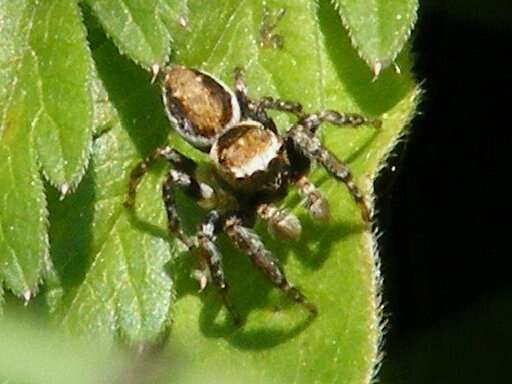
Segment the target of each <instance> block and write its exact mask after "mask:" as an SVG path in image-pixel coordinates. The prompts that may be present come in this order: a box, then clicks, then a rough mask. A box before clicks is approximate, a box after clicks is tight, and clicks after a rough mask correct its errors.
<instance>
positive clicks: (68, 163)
mask: <svg viewBox="0 0 512 384" xmlns="http://www.w3.org/2000/svg"><path fill="white" fill-rule="evenodd" d="M0 15H2V17H1V20H2V21H1V23H0V39H1V40H2V41H3V43H2V45H1V46H0V105H1V106H2V111H1V114H0V180H2V183H1V185H0V281H1V280H3V281H4V283H5V284H6V286H7V287H8V288H9V289H11V290H12V291H13V292H14V293H15V294H17V295H23V296H24V297H25V299H26V300H28V299H29V298H30V297H31V296H32V295H33V293H34V291H35V290H36V288H37V285H38V283H39V281H40V280H41V277H42V276H41V275H42V272H43V264H45V265H47V266H49V263H48V260H46V259H47V256H48V236H47V233H46V231H47V229H46V227H47V226H46V217H47V212H46V202H45V197H44V193H43V185H42V181H41V179H40V176H39V171H38V169H39V166H41V167H42V171H43V172H44V173H45V174H46V175H47V177H48V179H49V180H50V182H51V183H52V184H54V185H56V186H58V187H59V188H60V189H61V191H62V193H63V194H64V193H65V192H66V191H67V190H69V189H70V188H71V187H73V186H75V185H76V184H77V183H78V181H79V180H80V178H81V177H82V174H83V172H84V168H85V166H86V164H87V158H88V154H89V150H90V146H91V123H92V119H91V117H92V116H91V115H92V113H91V112H92V103H91V96H90V91H89V88H88V81H87V80H88V79H87V76H88V73H89V66H90V61H89V60H90V58H89V56H88V50H87V44H86V39H85V33H84V27H83V25H82V24H81V20H80V14H79V10H78V8H77V5H76V3H75V2H63V3H62V4H59V6H56V3H51V2H35V1H22V0H17V1H0Z"/></svg>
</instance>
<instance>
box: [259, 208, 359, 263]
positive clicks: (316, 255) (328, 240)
mask: <svg viewBox="0 0 512 384" xmlns="http://www.w3.org/2000/svg"><path fill="white" fill-rule="evenodd" d="M299 220H300V221H301V223H302V237H301V240H300V242H297V241H290V242H289V243H288V246H289V248H288V249H289V250H290V251H292V253H293V254H294V255H296V257H297V259H298V260H299V261H300V262H301V263H302V265H303V266H305V267H307V268H308V269H311V270H318V269H320V268H321V267H322V266H323V264H324V263H325V261H326V260H327V258H328V257H329V255H330V254H331V253H332V252H331V251H332V248H333V247H334V246H336V244H337V240H339V239H342V238H345V237H347V236H350V235H352V234H356V233H360V232H361V231H364V230H365V226H364V225H363V224H358V223H353V222H349V221H336V222H333V221H331V222H329V223H328V224H322V223H316V222H314V221H313V220H311V218H310V217H309V216H307V215H300V216H299ZM267 244H268V245H269V247H271V248H272V249H275V250H276V252H275V254H276V256H277V257H278V258H279V259H280V260H282V259H283V258H284V257H285V254H287V253H289V250H287V249H286V248H285V247H283V246H282V245H280V244H281V242H279V240H276V239H271V240H270V241H269V242H268V243H267Z"/></svg>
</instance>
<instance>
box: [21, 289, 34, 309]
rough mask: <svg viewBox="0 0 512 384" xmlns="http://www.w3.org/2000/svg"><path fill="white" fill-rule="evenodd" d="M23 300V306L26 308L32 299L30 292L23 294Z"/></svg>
mask: <svg viewBox="0 0 512 384" xmlns="http://www.w3.org/2000/svg"><path fill="white" fill-rule="evenodd" d="M23 298H24V299H25V306H27V305H28V303H29V301H30V299H31V298H32V292H30V290H27V291H25V292H23Z"/></svg>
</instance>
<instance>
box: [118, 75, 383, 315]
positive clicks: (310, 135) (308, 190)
mask: <svg viewBox="0 0 512 384" xmlns="http://www.w3.org/2000/svg"><path fill="white" fill-rule="evenodd" d="M162 97H163V102H164V105H165V109H166V112H167V115H168V117H169V119H170V121H171V122H173V123H174V127H175V129H176V131H177V132H178V133H179V134H180V135H181V136H182V137H183V138H184V139H185V140H187V141H188V142H189V143H191V144H192V145H194V146H195V147H196V148H198V149H200V150H202V151H204V152H208V153H209V156H210V159H211V162H212V165H213V168H214V173H215V175H216V178H217V179H218V181H219V183H218V189H217V191H214V189H213V188H212V187H211V186H209V185H208V184H206V183H204V182H201V181H198V180H196V168H197V165H196V164H195V163H194V162H193V161H192V160H190V159H188V158H187V157H185V156H184V155H182V154H181V153H179V152H178V151H176V150H174V149H172V148H170V147H165V148H157V149H156V150H155V151H153V153H152V154H150V155H149V156H148V157H147V158H146V159H145V160H143V161H142V162H140V163H139V164H138V165H137V166H136V167H135V168H134V169H133V171H132V173H131V177H130V183H129V191H128V198H127V200H126V202H125V205H126V206H127V207H132V206H133V204H134V202H135V193H136V188H137V185H138V183H139V182H140V180H141V178H142V176H143V175H144V174H145V172H146V171H147V169H148V168H149V167H150V166H151V164H152V163H154V162H155V161H156V160H158V159H160V158H164V159H166V160H167V161H168V162H169V163H171V165H172V168H171V170H170V171H169V173H168V175H167V178H166V180H165V182H164V184H163V188H162V197H163V200H164V203H165V206H166V211H167V217H168V227H169V232H170V233H171V234H173V235H176V236H177V237H178V238H179V239H180V240H181V241H183V243H184V244H186V245H187V246H188V247H189V249H193V248H199V250H200V251H201V252H200V256H201V258H200V260H201V262H202V264H203V267H204V268H205V269H206V270H205V271H200V272H199V273H196V275H197V277H198V279H199V281H200V285H201V289H203V288H204V287H205V286H206V283H207V282H208V281H209V280H211V281H212V282H213V283H214V284H215V285H216V286H217V288H218V289H219V291H220V292H221V295H222V297H223V300H224V303H225V305H226V307H227V308H228V310H229V311H230V312H231V313H232V314H233V316H234V317H235V320H237V319H238V317H237V314H236V311H235V310H234V309H233V306H232V305H231V301H230V300H229V296H228V284H227V282H226V280H225V277H224V270H223V265H222V255H221V253H220V251H219V250H218V249H217V246H216V244H215V241H216V236H217V234H218V233H219V232H220V231H223V232H224V233H225V234H226V235H227V237H228V238H229V239H230V240H231V241H232V242H233V244H234V245H235V246H237V247H238V248H239V249H241V250H242V251H243V252H245V253H246V254H247V255H248V256H249V258H250V259H251V261H252V262H253V264H254V265H255V266H256V267H257V268H258V269H260V270H261V271H262V272H263V273H264V274H265V275H266V276H267V278H268V279H269V280H270V281H271V282H272V283H273V284H274V285H275V286H276V287H278V288H279V289H281V290H282V291H283V292H284V293H285V294H287V295H288V296H289V297H290V298H291V299H292V300H294V301H296V302H298V303H302V304H303V305H304V306H305V307H306V308H307V309H308V310H309V311H311V313H316V307H315V306H314V305H313V304H312V303H310V302H309V301H308V300H307V299H306V297H305V296H304V295H303V294H302V293H301V292H300V291H299V290H298V289H297V288H295V287H293V286H292V285H291V284H290V283H289V282H288V280H287V278H286V276H285V274H284V272H283V270H282V268H281V267H280V266H279V263H278V261H277V260H276V259H275V258H274V257H273V256H272V254H271V253H270V252H269V251H268V250H267V249H266V247H265V245H264V244H263V242H262V241H261V240H260V238H259V236H258V235H257V234H256V233H255V232H254V231H253V230H252V229H251V227H252V226H253V225H254V221H255V218H256V217H259V218H261V219H262V220H264V221H265V222H266V223H267V225H268V228H269V231H270V232H271V233H272V234H273V235H275V236H277V237H280V238H282V239H297V238H298V237H299V236H300V233H301V225H300V222H299V220H298V219H297V217H295V216H294V215H293V214H291V213H290V212H288V211H287V210H286V209H283V208H278V207H277V206H276V205H274V204H276V203H277V202H278V201H279V200H281V199H282V198H283V197H284V196H286V193H287V192H288V187H289V186H291V185H294V186H295V187H296V188H297V189H298V192H299V194H300V195H301V196H302V197H303V205H304V207H305V208H306V210H307V211H308V212H309V214H310V216H311V217H312V219H314V220H317V221H321V222H325V221H327V220H328V219H329V204H328V202H327V200H326V199H325V198H324V197H323V195H322V194H321V192H320V191H319V190H318V189H317V188H316V187H315V186H314V185H313V183H311V181H309V179H308V178H307V174H308V172H309V170H310V166H311V162H312V161H314V162H317V163H319V164H320V165H322V166H323V167H324V168H325V169H326V171H327V172H328V173H329V174H330V175H331V176H332V177H334V178H335V179H337V180H339V181H341V182H343V183H344V184H345V185H346V186H347V188H348V191H349V192H350V194H351V195H352V197H353V199H354V200H355V202H356V203H357V205H358V206H359V208H360V210H361V215H362V218H363V220H364V221H365V222H368V221H369V220H370V212H369V210H368V208H367V205H366V203H365V199H364V197H363V195H362V193H361V192H360V191H359V189H358V188H357V186H356V184H355V183H354V182H353V180H352V176H351V174H350V171H349V169H348V167H346V166H345V165H344V164H343V163H342V162H341V161H340V160H338V159H337V158H336V156H335V155H334V154H332V153H331V152H330V151H328V150H327V149H326V148H324V147H323V145H322V144H321V142H320V140H319V139H318V138H317V137H316V136H315V132H316V130H317V128H318V127H319V126H320V124H321V123H322V122H329V123H332V124H336V125H350V126H359V125H361V124H372V125H374V126H376V127H378V126H379V125H380V121H379V120H376V119H371V118H366V117H364V116H361V115H357V114H342V113H339V112H336V111H330V110H328V111H323V112H318V113H312V114H306V113H304V112H303V110H302V106H301V105H300V104H298V103H295V102H289V101H283V100H275V99H272V98H269V97H266V98H262V99H260V100H251V99H250V98H249V96H248V94H247V88H246V86H245V83H244V82H243V79H242V75H241V71H240V70H236V72H235V89H234V91H232V90H230V89H229V88H228V87H227V86H226V85H224V84H223V83H222V82H220V81H219V80H217V79H215V78H214V77H213V76H211V75H209V74H207V73H205V72H201V71H199V70H195V69H191V68H186V67H183V66H172V67H170V68H167V69H165V70H164V71H163V81H162ZM269 109H273V110H277V111H282V112H286V113H291V114H293V115H295V116H296V117H297V122H296V123H295V124H294V125H293V126H292V127H291V128H290V129H289V130H288V131H287V132H286V133H285V134H283V135H280V134H279V133H278V132H277V129H276V126H275V124H274V122H273V120H272V119H271V118H269V117H268V115H267V110H269ZM176 186H178V187H181V188H182V189H184V191H185V192H186V193H187V194H188V195H189V196H190V197H192V198H193V199H194V200H196V201H197V202H198V203H199V204H200V205H202V206H205V205H211V203H212V201H213V202H215V195H216V194H219V193H221V194H223V195H228V196H230V197H231V199H230V200H231V202H232V203H231V204H228V205H221V204H217V206H216V207H215V209H214V210H212V211H210V213H209V214H208V215H207V216H206V218H205V219H204V220H203V221H202V223H201V225H200V228H199V231H198V233H197V234H196V236H194V237H193V238H189V237H188V236H187V235H186V234H185V233H184V232H183V231H182V229H181V227H180V224H179V217H178V214H177V210H176V203H175V199H174V187H176ZM219 188H220V189H221V190H219ZM213 205H215V203H214V204H213Z"/></svg>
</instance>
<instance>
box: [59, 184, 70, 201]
mask: <svg viewBox="0 0 512 384" xmlns="http://www.w3.org/2000/svg"><path fill="white" fill-rule="evenodd" d="M70 189H71V186H70V185H69V184H68V183H64V184H62V185H61V186H60V188H59V192H60V197H59V199H60V200H64V198H65V197H66V196H67V195H68V193H69V191H70Z"/></svg>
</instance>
